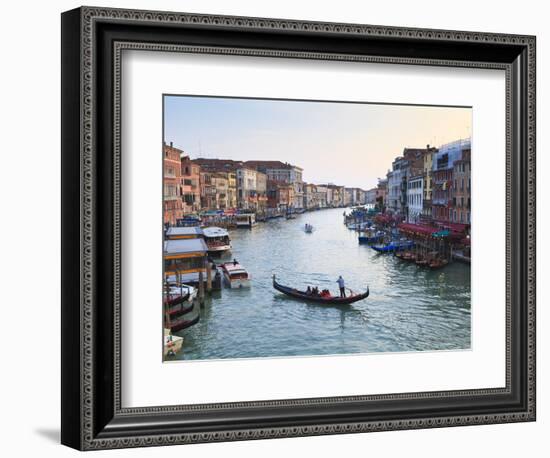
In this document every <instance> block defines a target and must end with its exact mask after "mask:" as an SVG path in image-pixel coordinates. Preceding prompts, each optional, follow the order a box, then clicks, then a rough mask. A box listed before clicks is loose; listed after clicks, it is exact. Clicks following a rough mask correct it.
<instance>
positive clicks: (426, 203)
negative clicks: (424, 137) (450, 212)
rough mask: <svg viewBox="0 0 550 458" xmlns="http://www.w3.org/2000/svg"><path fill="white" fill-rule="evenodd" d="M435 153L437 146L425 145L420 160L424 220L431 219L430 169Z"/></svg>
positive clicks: (431, 168)
mask: <svg viewBox="0 0 550 458" xmlns="http://www.w3.org/2000/svg"><path fill="white" fill-rule="evenodd" d="M435 153H437V148H430V145H428V147H427V152H426V154H424V158H423V161H422V175H423V177H424V195H423V197H422V217H423V219H425V220H431V219H432V170H433V156H434V154H435Z"/></svg>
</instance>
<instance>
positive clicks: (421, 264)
mask: <svg viewBox="0 0 550 458" xmlns="http://www.w3.org/2000/svg"><path fill="white" fill-rule="evenodd" d="M428 263H429V261H428V260H427V259H426V258H418V259H417V260H416V265H417V266H418V267H427V266H428Z"/></svg>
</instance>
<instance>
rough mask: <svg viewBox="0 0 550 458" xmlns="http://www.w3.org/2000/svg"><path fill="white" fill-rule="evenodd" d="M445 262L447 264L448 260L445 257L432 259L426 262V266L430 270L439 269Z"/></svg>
mask: <svg viewBox="0 0 550 458" xmlns="http://www.w3.org/2000/svg"><path fill="white" fill-rule="evenodd" d="M447 264H449V261H447V260H446V259H441V258H438V259H432V260H431V261H429V262H428V267H429V268H430V269H432V270H436V269H441V268H442V267H445V266H446V265H447Z"/></svg>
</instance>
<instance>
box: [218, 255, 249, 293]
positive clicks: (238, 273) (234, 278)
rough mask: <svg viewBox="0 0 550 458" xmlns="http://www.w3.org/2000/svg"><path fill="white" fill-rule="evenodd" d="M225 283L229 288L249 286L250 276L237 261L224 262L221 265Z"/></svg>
mask: <svg viewBox="0 0 550 458" xmlns="http://www.w3.org/2000/svg"><path fill="white" fill-rule="evenodd" d="M220 267H221V269H222V272H223V278H224V280H225V283H226V285H227V286H229V287H230V288H232V289H234V288H250V276H249V275H248V272H247V271H246V269H245V268H244V267H243V266H241V265H240V264H239V263H238V262H236V261H233V262H226V263H225V264H222V265H221V266H220Z"/></svg>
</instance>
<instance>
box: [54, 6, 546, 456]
mask: <svg viewBox="0 0 550 458" xmlns="http://www.w3.org/2000/svg"><path fill="white" fill-rule="evenodd" d="M535 112H536V110H535V37H532V36H519V35H503V34H491V33H479V32H457V31H444V30H424V29H411V28H400V27H384V26H372V25H358V24H336V23H316V22H304V21H294V20H282V19H262V18H247V17H224V16H206V15H197V14H185V13H168V12H151V11H133V10H122V9H105V8H95V7H82V8H79V9H76V10H72V11H68V12H66V13H63V15H62V178H63V182H62V240H63V245H62V443H64V444H65V445H68V446H70V447H73V448H76V449H80V450H92V449H106V448H121V447H138V446H152V445H168V444H184V443H197V442H212V441H230V440H248V439H260V438H276V437H290V436H308V435H319V434H339V433H352V432H369V431H386V430H400V429H412V428H429V427H443V426H460V425H475V424H488V423H505V422H517V421H534V420H535V410H536V409H535V143H536V139H535Z"/></svg>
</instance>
